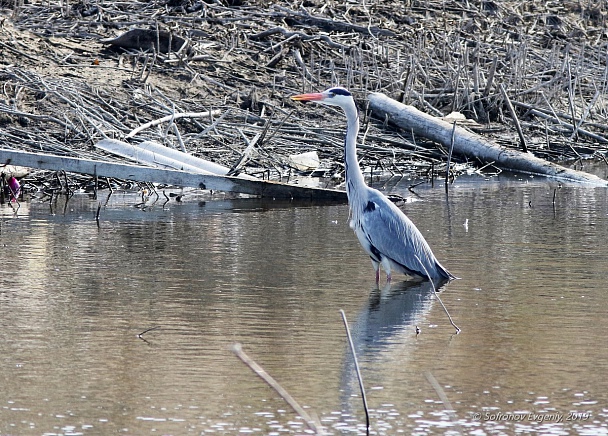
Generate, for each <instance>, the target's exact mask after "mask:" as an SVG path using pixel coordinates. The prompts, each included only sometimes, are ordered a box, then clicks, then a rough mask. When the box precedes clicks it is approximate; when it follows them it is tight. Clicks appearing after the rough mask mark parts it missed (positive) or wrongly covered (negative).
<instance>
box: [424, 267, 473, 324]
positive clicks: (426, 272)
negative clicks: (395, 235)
mask: <svg viewBox="0 0 608 436" xmlns="http://www.w3.org/2000/svg"><path fill="white" fill-rule="evenodd" d="M416 259H418V262H419V263H420V266H421V267H422V269H423V270H424V273H425V274H426V276H427V278H428V279H429V281H430V282H431V286H432V287H433V292H434V293H435V297H436V298H437V300H438V301H439V303H441V307H443V311H444V312H445V314H446V315H447V316H448V319H449V320H450V324H452V327H454V328H455V329H456V334H458V333H460V332H461V331H462V330H460V327H458V326H457V325H456V324H454V321H453V320H452V317H451V316H450V313H449V312H448V309H447V308H446V307H445V304H443V301H441V298H440V297H439V293H438V292H437V288H435V283H434V282H433V279H432V278H431V276H430V275H429V272H428V271H427V269H426V268H425V267H424V264H423V263H422V262H421V261H420V258H419V257H418V256H416Z"/></svg>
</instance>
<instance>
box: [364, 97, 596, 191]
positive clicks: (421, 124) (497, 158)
mask: <svg viewBox="0 0 608 436" xmlns="http://www.w3.org/2000/svg"><path fill="white" fill-rule="evenodd" d="M369 101H370V107H371V109H372V111H373V112H374V113H375V114H376V115H378V116H380V117H381V118H386V117H388V121H389V122H391V123H393V124H395V125H397V126H399V127H401V128H402V129H405V130H408V131H412V132H414V134H416V135H420V136H424V137H425V138H428V139H430V140H431V141H434V142H438V143H440V144H442V145H444V146H445V147H450V145H451V142H452V130H453V129H454V127H453V125H452V124H450V123H448V122H446V121H443V120H441V119H438V118H435V117H433V116H431V115H428V114H425V113H424V112H421V111H419V110H418V109H416V108H415V107H412V106H408V105H405V104H402V103H399V102H397V101H395V100H393V99H391V98H389V97H387V96H386V95H384V94H382V93H379V92H374V93H371V94H370V95H369ZM453 138H454V153H457V154H460V155H463V156H466V157H468V158H470V159H479V160H480V161H482V162H484V163H493V164H494V165H496V166H498V167H501V168H504V169H508V170H511V171H515V172H522V173H528V174H538V175H542V176H546V177H551V178H555V179H559V180H564V181H574V182H579V183H587V184H592V185H595V186H608V181H606V180H603V179H601V178H599V177H597V176H595V175H593V174H589V173H585V172H582V171H576V170H572V169H569V168H565V167H563V166H561V165H558V164H555V163H553V162H548V161H546V160H544V159H540V158H538V157H536V156H533V155H532V154H530V153H524V152H521V151H519V150H514V149H511V148H506V147H501V146H499V145H496V144H494V143H492V142H490V141H488V140H487V139H484V138H482V137H480V136H479V135H476V134H475V133H472V132H470V131H468V130H466V129H464V128H462V127H458V126H456V130H455V132H454V136H453Z"/></svg>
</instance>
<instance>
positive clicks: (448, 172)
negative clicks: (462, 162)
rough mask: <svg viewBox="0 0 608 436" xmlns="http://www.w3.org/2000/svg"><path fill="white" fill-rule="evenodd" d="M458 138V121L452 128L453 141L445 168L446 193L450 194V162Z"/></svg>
mask: <svg viewBox="0 0 608 436" xmlns="http://www.w3.org/2000/svg"><path fill="white" fill-rule="evenodd" d="M455 136H456V121H454V124H453V126H452V139H451V141H450V151H449V153H448V161H447V163H446V165H445V166H446V168H445V192H446V193H447V192H448V185H449V184H450V162H452V153H453V152H454V139H455Z"/></svg>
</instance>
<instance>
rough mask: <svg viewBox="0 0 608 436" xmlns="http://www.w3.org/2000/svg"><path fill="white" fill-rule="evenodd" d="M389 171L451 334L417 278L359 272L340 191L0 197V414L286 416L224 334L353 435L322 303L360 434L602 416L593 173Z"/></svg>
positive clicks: (497, 429)
mask: <svg viewBox="0 0 608 436" xmlns="http://www.w3.org/2000/svg"><path fill="white" fill-rule="evenodd" d="M396 192H398V193H400V194H402V195H404V196H406V197H408V200H409V201H408V202H407V203H406V204H404V205H402V208H403V209H404V210H406V211H407V213H408V215H409V216H410V218H411V219H412V220H413V221H414V222H415V223H416V224H417V225H418V227H419V229H420V230H421V231H422V233H423V234H424V235H425V237H426V238H427V240H428V241H429V243H430V245H431V247H432V248H433V250H434V252H435V254H436V255H437V257H438V258H439V259H440V260H441V261H442V263H444V265H446V266H447V267H448V268H449V269H450V271H451V272H453V273H454V274H455V275H457V276H459V277H461V279H460V280H457V281H454V282H451V283H450V284H448V285H447V286H446V287H445V288H444V289H443V290H442V292H441V296H442V300H443V302H444V304H445V305H446V306H447V308H448V309H449V310H450V313H451V315H452V317H453V318H454V321H455V322H456V324H458V326H459V327H460V328H462V332H461V333H460V334H458V335H456V334H455V330H454V328H453V327H451V326H450V324H449V322H448V319H447V317H446V315H445V313H444V312H443V309H442V308H441V305H440V304H439V302H438V301H437V300H436V299H435V298H434V297H433V296H432V292H431V290H430V289H429V286H428V284H420V283H412V282H409V281H405V280H404V279H403V278H402V277H397V278H396V280H394V281H393V283H392V284H390V285H388V286H386V285H384V284H383V283H381V286H380V287H379V288H378V287H377V286H376V285H375V283H374V272H373V269H372V267H371V263H370V261H369V258H367V257H366V256H365V254H364V253H363V251H362V250H361V248H360V247H359V245H358V242H357V240H356V238H355V236H354V234H353V233H352V231H351V230H350V229H349V227H348V224H347V220H348V209H347V206H345V205H337V206H336V205H334V206H315V205H293V204H284V203H277V202H272V201H258V200H214V201H207V202H202V201H201V202H199V201H195V200H187V199H186V201H185V202H183V203H176V202H174V201H171V202H169V203H167V204H166V205H164V206H162V204H161V203H162V202H159V203H157V204H155V205H152V206H151V207H147V208H141V207H134V205H135V204H137V203H138V202H139V198H138V197H136V196H134V195H120V194H114V195H113V196H112V197H111V199H110V201H108V203H107V204H105V203H104V202H105V198H102V203H104V204H105V205H104V207H103V208H102V210H101V213H100V226H99V227H98V226H97V224H96V222H95V212H96V209H97V205H98V201H96V200H93V199H91V198H89V197H88V196H86V195H84V194H82V195H77V196H75V197H73V198H72V199H70V200H69V201H68V202H67V203H66V201H65V199H64V198H59V199H58V200H56V201H54V202H53V203H49V202H48V201H46V202H42V201H39V200H36V199H34V200H32V201H30V202H26V203H22V205H21V208H20V209H19V210H18V211H17V213H16V214H14V213H13V210H12V209H11V208H10V207H9V206H7V205H2V206H0V265H2V267H1V268H2V269H1V271H2V274H1V275H0V307H1V309H2V310H1V314H0V434H108V433H124V434H148V433H151V432H153V431H155V432H157V433H159V434H186V433H192V434H207V433H216V434H304V433H305V431H306V430H307V427H306V425H305V424H304V423H303V421H302V420H301V419H300V418H298V417H297V416H295V415H294V413H293V412H292V411H291V409H290V408H289V407H288V405H287V404H286V403H285V402H284V401H283V400H282V399H281V398H280V397H279V396H278V395H277V394H276V393H275V392H274V391H273V390H272V389H270V388H269V387H268V386H267V385H265V384H264V383H263V382H262V381H261V380H260V379H259V378H257V377H256V376H255V375H254V374H253V372H251V371H250V370H249V369H248V368H247V367H246V366H244V365H243V364H242V363H241V362H240V361H239V360H238V359H236V357H235V356H234V355H233V353H232V352H231V346H232V345H233V344H234V343H237V342H238V343H241V344H242V345H243V349H244V350H245V351H246V352H247V353H248V354H249V355H250V356H251V357H253V358H254V359H256V361H257V362H258V363H259V364H261V365H262V366H263V367H264V368H265V369H266V370H267V371H268V372H269V373H270V374H271V375H272V376H273V377H274V378H275V379H276V380H278V381H279V382H280V383H281V384H282V386H283V387H284V388H285V389H287V390H288V391H289V392H290V393H291V394H292V395H293V396H294V397H295V398H296V399H297V400H298V401H299V402H300V404H302V405H303V406H305V407H306V408H308V409H309V410H310V411H311V412H314V413H315V414H316V415H317V416H318V417H319V419H320V420H321V422H322V424H323V425H324V426H325V427H326V429H327V430H328V431H329V432H330V433H333V434H365V428H364V427H365V425H364V422H365V418H364V413H363V410H362V406H361V399H360V396H359V391H358V385H357V379H356V375H355V373H354V369H353V363H352V359H351V356H350V352H349V349H348V347H347V342H346V337H345V334H344V327H343V325H342V321H341V318H340V314H339V310H340V309H343V310H344V311H345V312H346V315H347V318H348V320H349V323H350V326H351V329H352V331H353V335H354V342H355V347H356V350H357V353H358V355H359V363H360V365H361V371H362V375H363V377H364V382H365V385H366V387H367V396H368V403H369V407H370V416H371V432H372V433H373V434H382V435H393V434H420V435H423V434H444V433H452V434H456V433H457V432H462V433H466V434H476V435H483V434H488V435H489V434H513V433H516V432H517V433H522V434H556V435H558V434H606V433H608V401H607V400H608V394H607V392H608V378H607V377H606V374H607V373H608V371H607V366H608V363H607V362H608V349H607V347H606V339H605V336H606V332H607V331H608V319H607V317H606V313H607V312H608V303H607V299H606V297H605V292H606V279H605V278H606V277H607V276H608V266H607V265H608V262H607V261H606V259H608V248H607V244H606V240H607V239H608V224H607V216H608V205H607V194H606V190H605V189H593V188H585V187H561V188H559V187H558V185H557V184H554V183H550V182H546V181H535V180H534V179H527V178H526V179H524V180H507V181H488V182H483V183H479V181H477V182H474V183H471V182H468V181H466V180H464V179H463V180H459V181H457V183H456V184H455V185H453V186H452V187H451V190H450V195H449V197H448V198H446V196H445V193H444V190H443V187H442V186H437V187H435V188H430V187H426V188H425V187H422V186H421V187H418V188H417V189H416V190H415V192H416V194H413V193H411V192H409V191H407V184H406V183H403V184H401V185H399V186H397V188H396ZM554 193H555V197H554ZM465 222H466V223H467V225H465ZM416 326H418V327H419V329H420V334H416ZM155 327H156V329H154V330H151V331H149V332H147V333H145V334H144V335H143V336H142V338H139V337H138V334H139V333H141V332H143V331H145V330H146V329H150V328H155ZM144 339H145V340H144ZM429 378H434V379H435V380H437V382H438V384H439V385H440V386H441V391H442V392H443V394H445V396H446V397H447V399H448V400H449V402H450V406H451V407H452V408H453V410H454V412H453V413H450V412H448V411H446V410H447V409H449V407H448V405H446V404H444V403H443V402H442V400H441V398H440V396H439V395H440V393H438V392H437V391H436V390H435V389H434V388H433V386H432V385H431V384H430V382H429ZM568 418H570V419H568Z"/></svg>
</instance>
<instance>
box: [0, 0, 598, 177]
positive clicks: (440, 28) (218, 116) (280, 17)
mask: <svg viewBox="0 0 608 436" xmlns="http://www.w3.org/2000/svg"><path fill="white" fill-rule="evenodd" d="M3 4H5V6H6V3H3ZM9 6H12V7H10V8H7V9H4V10H3V11H2V12H3V14H2V16H1V18H0V25H1V26H2V32H0V35H2V36H0V50H1V51H2V56H1V58H0V80H1V81H2V83H3V95H2V96H1V98H0V141H2V143H3V147H6V148H11V149H18V150H24V151H29V152H44V153H49V154H57V155H63V156H70V157H75V158H82V159H100V160H106V161H121V158H117V157H115V156H112V155H109V154H107V153H105V152H101V151H99V150H98V149H96V148H94V147H93V145H94V144H95V143H97V142H99V141H100V140H103V139H105V138H111V139H116V140H121V141H123V140H124V141H132V142H134V143H139V142H142V141H155V142H157V143H160V144H163V145H166V146H169V147H172V148H175V149H178V150H185V151H187V152H189V153H192V154H194V155H196V156H199V157H202V158H205V159H207V160H210V161H213V162H216V163H218V164H221V165H223V166H226V167H228V168H232V169H235V168H236V169H237V170H238V172H243V173H248V174H252V175H255V176H258V177H264V178H267V177H270V178H273V179H278V178H281V177H283V178H286V177H291V175H292V174H296V173H297V172H299V171H301V169H299V168H298V166H297V165H296V164H295V163H294V161H293V160H292V159H291V157H292V156H294V155H298V154H303V153H310V152H313V151H314V152H316V153H318V156H319V158H320V164H319V167H320V170H321V171H320V174H323V175H326V176H329V177H333V178H335V179H338V180H339V178H340V177H341V175H342V173H343V167H342V163H341V162H342V157H341V141H342V136H343V118H342V115H341V114H340V113H339V112H334V111H330V110H326V109H322V108H320V107H318V106H314V107H313V106H309V107H301V106H296V105H294V104H293V103H291V102H290V101H289V100H288V98H287V97H288V96H289V95H292V94H293V93H296V92H301V91H309V90H320V89H324V88H326V87H328V86H330V85H337V84H339V85H342V86H345V87H348V88H350V89H351V90H353V91H354V93H355V95H356V97H357V101H358V103H359V106H360V107H361V109H362V120H363V132H362V144H361V147H360V156H361V158H362V162H363V167H364V168H366V170H367V171H369V172H374V171H375V173H381V172H385V173H392V174H396V175H400V176H404V175H405V176H411V177H424V176H427V175H432V174H431V172H433V171H434V172H444V171H445V161H446V156H447V154H448V150H447V148H446V146H445V144H444V145H442V144H438V143H437V142H436V141H435V140H432V139H429V138H425V137H423V136H422V135H421V134H420V132H418V133H416V132H413V131H412V129H411V128H407V127H406V128H403V126H402V127H401V128H398V127H395V126H394V125H392V124H390V123H387V122H386V121H388V118H383V117H381V116H378V115H376V116H373V117H372V116H370V114H371V111H369V110H368V109H369V108H368V104H369V103H368V99H367V96H368V94H369V93H370V92H382V93H384V94H385V95H387V96H389V97H391V98H392V99H394V100H396V101H398V102H400V103H405V104H409V105H412V106H413V107H416V108H418V109H419V110H422V111H423V112H425V113H427V114H429V115H432V116H434V117H437V118H446V117H450V116H451V118H448V120H453V119H455V118H456V119H460V121H459V123H461V124H462V125H463V126H464V127H465V128H466V129H468V130H470V131H473V132H476V133H478V134H480V135H482V136H483V137H484V138H485V139H487V140H490V141H493V142H495V143H497V144H498V145H503V146H506V147H509V148H513V149H522V148H524V149H525V150H528V151H530V152H532V153H534V155H536V156H537V157H540V158H543V159H548V160H552V161H564V160H572V159H583V158H587V157H590V156H599V157H602V156H604V155H605V153H606V144H607V143H608V139H607V138H608V121H607V120H606V116H607V111H608V102H607V101H606V95H607V87H608V69H607V66H606V65H607V63H606V52H607V51H608V50H607V48H608V42H607V41H608V39H607V38H606V37H605V36H606V33H607V30H606V16H607V10H606V5H604V4H591V3H590V4H585V5H582V4H580V3H579V2H573V1H566V2H560V3H559V4H558V3H546V2H523V3H522V2H510V1H507V2H493V1H483V2H477V3H470V2H469V3H462V2H459V1H456V0H454V1H447V2H445V1H442V2H435V1H430V2H417V1H414V2H406V3H403V2H365V3H362V4H351V3H348V2H346V3H345V2H330V3H327V2H321V1H307V2H305V3H304V6H301V3H299V2H289V1H286V2H279V3H277V2H274V3H270V2H268V3H267V4H265V3H264V2H251V3H247V2H232V1H226V2H220V1H217V2H209V3H206V2H200V1H188V0H184V1H179V0H177V1H173V0H171V1H152V2H145V3H136V2H106V1H100V2H95V3H94V4H93V3H87V2H76V3H52V2H46V3H44V2H43V3H23V4H21V3H19V2H18V3H16V5H9ZM184 113H198V114H200V113H207V114H209V115H208V117H181V116H179V114H184ZM453 113H456V114H457V116H456V117H454V115H453ZM451 114H452V115H451ZM462 116H464V117H465V118H466V120H465V121H464V122H463V121H462V119H461V118H462ZM157 120H164V121H159V122H157V123H156V124H155V122H156V121H157ZM450 122H451V121H450ZM142 126H147V128H142ZM518 129H519V134H518ZM453 159H454V160H455V161H456V162H461V163H468V164H470V165H478V166H480V167H481V166H483V167H485V168H486V169H488V168H491V166H488V164H492V163H493V162H491V161H484V160H482V159H480V158H471V157H470V156H469V157H468V158H467V157H466V156H462V155H461V156H454V158H453ZM237 167H238V168H237ZM309 172H310V171H309Z"/></svg>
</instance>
